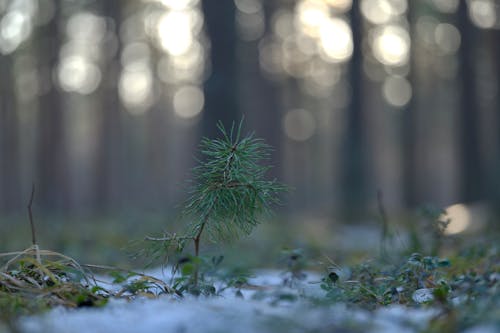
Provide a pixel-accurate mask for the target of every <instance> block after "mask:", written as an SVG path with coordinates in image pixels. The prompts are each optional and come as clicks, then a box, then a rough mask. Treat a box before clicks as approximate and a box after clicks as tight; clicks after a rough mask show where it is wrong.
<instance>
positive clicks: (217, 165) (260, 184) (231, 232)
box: [149, 122, 287, 285]
mask: <svg viewBox="0 0 500 333" xmlns="http://www.w3.org/2000/svg"><path fill="white" fill-rule="evenodd" d="M217 127H218V128H219V130H220V132H221V137H220V138H217V139H208V138H204V139H202V141H201V144H200V152H201V154H202V155H203V158H202V159H200V160H198V165H197V166H196V167H194V168H193V179H192V180H191V182H192V184H191V188H190V191H189V197H188V199H187V201H186V202H185V204H184V208H183V215H184V216H185V217H186V218H187V219H188V220H189V221H190V225H189V227H188V229H187V231H186V234H185V235H184V236H182V237H178V236H177V235H175V234H174V235H167V236H166V237H164V238H149V240H157V241H161V242H162V243H163V249H171V248H172V245H174V248H175V249H176V250H177V251H179V252H180V251H182V250H183V249H184V246H185V244H186V242H189V241H192V242H193V244H194V256H195V258H198V256H199V253H200V240H201V239H202V237H203V236H204V235H208V237H209V239H210V240H212V241H215V242H217V241H219V240H233V239H237V238H239V237H240V236H241V235H248V234H250V232H251V231H252V230H253V228H254V227H255V226H256V225H257V224H259V221H260V218H261V217H262V216H263V215H265V214H267V213H269V212H270V211H271V206H272V205H273V204H277V203H278V202H279V198H278V196H279V193H280V192H283V191H286V189H287V188H286V187H285V186H284V185H282V184H280V183H278V182H277V181H276V180H266V179H265V174H266V172H267V171H268V170H269V169H270V166H266V165H263V164H262V162H264V161H266V160H268V159H269V156H270V151H271V147H270V146H269V145H267V144H265V143H264V142H263V140H262V139H258V138H256V137H255V136H254V134H250V135H248V136H245V137H242V136H241V128H242V122H240V124H239V126H238V127H237V128H236V126H235V125H234V124H233V126H232V127H231V129H230V131H229V132H228V131H227V130H226V129H225V128H224V126H223V125H222V123H219V124H218V125H217ZM193 279H194V285H196V284H197V280H198V269H197V268H196V270H195V273H194V277H193Z"/></svg>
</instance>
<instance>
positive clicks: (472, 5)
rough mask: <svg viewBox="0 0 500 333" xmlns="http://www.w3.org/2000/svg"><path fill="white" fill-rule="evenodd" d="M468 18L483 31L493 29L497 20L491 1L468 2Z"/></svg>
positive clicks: (473, 0) (474, 0)
mask: <svg viewBox="0 0 500 333" xmlns="http://www.w3.org/2000/svg"><path fill="white" fill-rule="evenodd" d="M469 16H470V18H471V20H472V22H473V23H474V24H475V25H477V26H478V27H480V28H483V29H488V28H493V27H494V26H495V23H496V20H497V15H496V10H495V4H494V2H493V0H470V1H469Z"/></svg>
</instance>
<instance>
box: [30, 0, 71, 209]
mask: <svg viewBox="0 0 500 333" xmlns="http://www.w3.org/2000/svg"><path fill="white" fill-rule="evenodd" d="M61 6H62V4H61V2H60V1H55V4H54V8H55V14H54V17H53V19H52V20H51V22H50V23H49V24H47V25H44V26H42V27H40V28H39V29H38V31H37V34H38V36H36V37H35V40H36V41H37V43H38V54H37V55H36V56H37V58H38V60H39V66H40V67H41V68H42V69H43V72H44V74H45V76H44V77H42V78H41V81H42V83H41V84H43V85H50V86H51V87H50V89H47V90H48V92H47V93H46V94H44V95H42V96H40V99H39V103H40V109H39V110H40V114H39V116H38V148H37V154H38V156H37V165H38V175H37V179H36V181H35V183H36V188H37V200H36V201H37V202H38V203H39V204H40V205H41V206H42V209H43V210H45V211H46V212H50V213H61V212H63V211H65V210H66V208H67V198H68V196H67V193H68V184H67V170H66V158H67V156H66V155H67V154H66V145H65V142H66V140H65V134H64V131H65V130H64V114H63V109H62V108H61V103H60V94H59V92H58V90H57V88H56V87H55V86H54V83H53V79H52V71H53V70H54V69H56V68H57V62H58V55H59V49H60V44H61V41H60V31H61V29H60V26H59V24H60V16H61V10H62V8H61Z"/></svg>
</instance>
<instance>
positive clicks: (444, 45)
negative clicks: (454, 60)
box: [434, 23, 461, 54]
mask: <svg viewBox="0 0 500 333" xmlns="http://www.w3.org/2000/svg"><path fill="white" fill-rule="evenodd" d="M434 37H435V39H436V45H437V47H438V49H439V50H440V51H441V52H442V53H443V54H454V53H455V52H457V51H458V49H459V48H460V42H461V37H460V32H459V31H458V29H457V28H456V27H455V26H454V25H452V24H449V23H439V24H438V25H437V26H436V30H435V31H434Z"/></svg>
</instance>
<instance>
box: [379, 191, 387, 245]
mask: <svg viewBox="0 0 500 333" xmlns="http://www.w3.org/2000/svg"><path fill="white" fill-rule="evenodd" d="M377 206H378V212H379V214H380V219H381V220H382V227H383V229H382V239H384V240H385V239H386V238H387V236H388V232H389V219H388V218H387V213H386V211H385V207H384V202H383V193H382V191H381V190H380V189H379V190H377Z"/></svg>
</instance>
